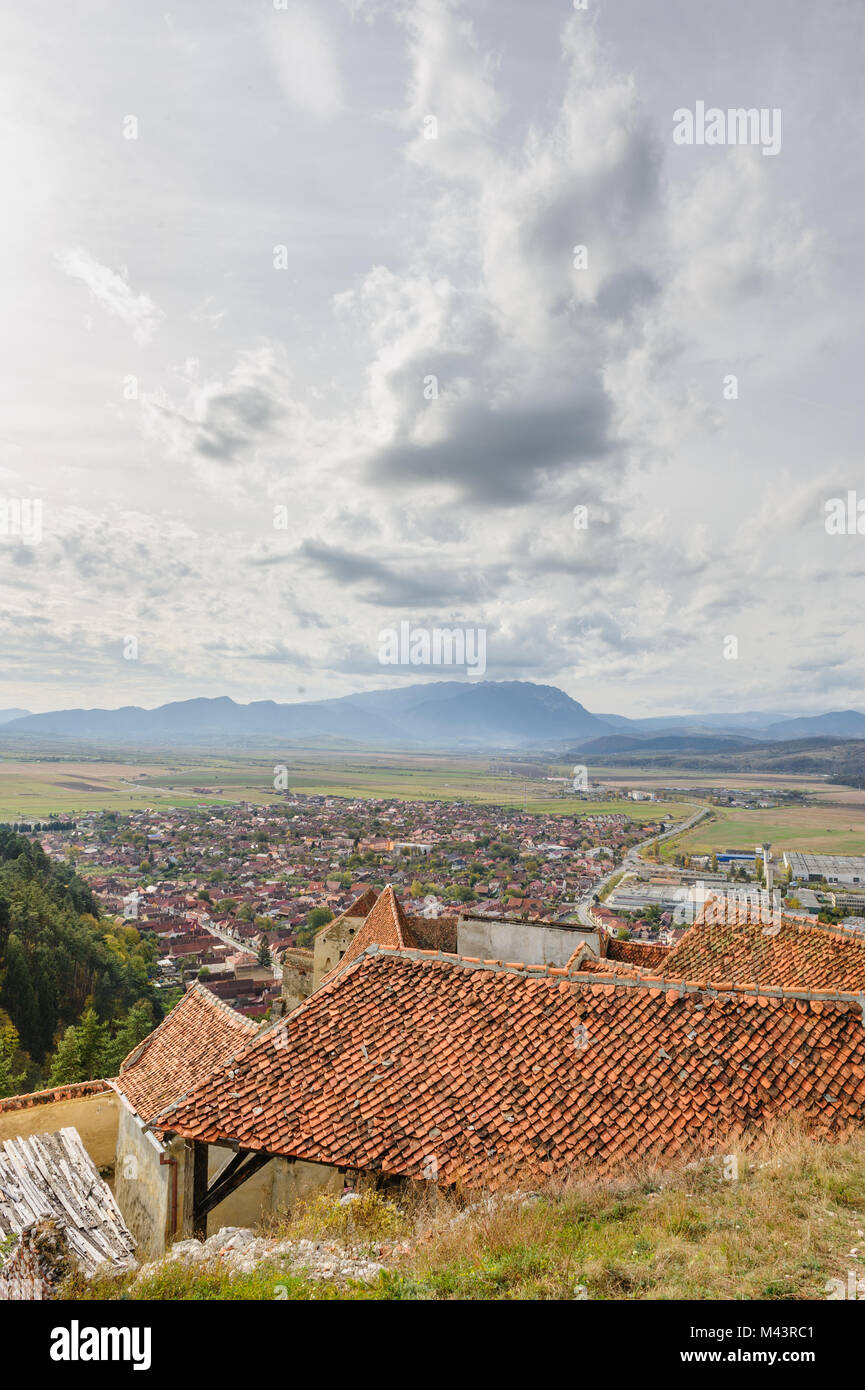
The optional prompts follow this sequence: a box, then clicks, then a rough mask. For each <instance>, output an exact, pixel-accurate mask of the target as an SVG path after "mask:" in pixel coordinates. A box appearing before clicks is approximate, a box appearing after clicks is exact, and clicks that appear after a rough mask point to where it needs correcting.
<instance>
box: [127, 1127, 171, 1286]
mask: <svg viewBox="0 0 865 1390" xmlns="http://www.w3.org/2000/svg"><path fill="white" fill-rule="evenodd" d="M175 1147H178V1146H175ZM179 1147H180V1148H181V1149H182V1145H180V1146H179ZM162 1152H163V1150H162V1146H161V1144H159V1142H158V1141H157V1140H156V1139H154V1137H153V1135H152V1134H149V1133H145V1132H144V1127H143V1125H142V1123H141V1121H140V1120H139V1119H138V1117H137V1115H135V1114H133V1112H132V1111H131V1110H130V1109H129V1108H128V1107H127V1106H126V1105H121V1108H120V1122H119V1125H118V1134H117V1159H116V1163H115V1169H114V1197H115V1200H116V1202H117V1205H118V1206H119V1208H120V1210H121V1212H122V1213H123V1220H124V1221H125V1222H126V1224H127V1226H128V1227H129V1230H130V1231H131V1232H132V1238H133V1240H134V1241H135V1246H136V1254H137V1256H138V1259H139V1260H140V1261H144V1260H155V1259H158V1258H159V1256H160V1255H162V1254H163V1253H164V1251H165V1245H166V1240H167V1237H168V1235H169V1233H170V1229H169V1228H170V1212H171V1191H172V1170H171V1167H170V1165H166V1166H164V1167H163V1166H161V1165H160V1162H159V1156H160V1154H161V1153H162ZM167 1156H168V1157H171V1156H173V1153H172V1146H169V1150H168V1153H167ZM178 1181H180V1179H179V1178H178Z"/></svg>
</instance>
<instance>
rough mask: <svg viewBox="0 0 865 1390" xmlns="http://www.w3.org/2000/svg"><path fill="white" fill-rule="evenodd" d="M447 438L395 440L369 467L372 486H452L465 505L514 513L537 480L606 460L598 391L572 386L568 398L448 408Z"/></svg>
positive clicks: (607, 442) (607, 413)
mask: <svg viewBox="0 0 865 1390" xmlns="http://www.w3.org/2000/svg"><path fill="white" fill-rule="evenodd" d="M446 425H447V435H446V437H445V438H444V439H442V440H437V441H434V442H432V443H428V444H418V443H415V442H414V441H412V440H410V439H408V438H403V439H402V440H397V441H395V442H394V443H393V444H390V445H389V446H387V447H385V448H384V449H382V450H380V451H379V452H378V454H376V455H375V456H374V457H373V459H372V460H371V462H370V465H369V471H370V473H371V475H372V476H373V477H374V478H376V479H378V480H379V481H383V482H387V483H390V484H393V483H395V482H397V481H399V482H400V483H401V484H402V485H403V486H404V485H405V484H406V483H407V482H412V483H414V484H427V485H428V484H430V483H442V482H444V483H452V484H454V485H455V486H456V487H458V489H459V490H460V492H461V494H462V496H463V497H464V498H465V499H466V500H467V501H469V502H473V503H475V504H481V505H483V506H485V507H502V506H514V505H516V504H518V503H520V502H525V501H531V500H534V499H535V498H536V497H537V494H538V490H539V489H540V488H542V487H543V486H544V482H545V474H550V473H555V472H559V471H561V470H564V469H566V468H576V467H577V466H579V465H584V464H588V463H596V462H599V461H600V460H606V459H609V458H610V457H611V455H612V453H613V444H612V441H611V439H610V438H609V431H610V428H611V410H610V405H609V402H608V400H607V398H606V396H605V395H604V393H603V391H602V389H601V388H600V386H597V387H595V389H594V390H587V389H586V385H585V383H584V382H579V383H578V382H575V383H574V392H573V398H572V399H571V400H558V401H555V402H545V401H543V400H536V401H533V402H531V403H528V404H520V405H517V406H503V407H502V408H500V409H494V408H493V407H492V406H491V405H489V404H487V403H480V402H476V401H472V402H465V403H459V404H457V405H453V406H449V407H448V412H447V419H446Z"/></svg>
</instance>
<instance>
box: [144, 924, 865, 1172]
mask: <svg viewBox="0 0 865 1390" xmlns="http://www.w3.org/2000/svg"><path fill="white" fill-rule="evenodd" d="M394 930H396V928H394ZM761 989H762V991H763V993H761V995H760V997H756V996H755V994H754V992H753V991H751V992H746V991H745V990H743V989H742V988H734V989H733V990H731V991H729V992H726V993H723V994H719V995H714V994H707V993H705V992H703V991H701V990H699V989H697V988H695V987H694V986H693V985H690V984H688V983H686V982H685V981H682V982H680V984H679V985H678V986H677V987H676V988H670V986H669V984H668V983H667V982H664V981H654V982H653V981H651V980H649V979H647V978H645V977H641V976H640V975H637V974H634V975H631V976H624V975H620V974H614V975H613V976H612V977H607V978H603V979H602V978H598V977H597V976H592V975H586V974H579V973H576V972H575V973H574V974H573V975H571V976H570V977H562V976H561V975H560V974H556V975H554V974H552V973H551V972H546V973H541V974H539V973H538V972H537V971H531V972H529V971H526V970H523V969H521V968H513V969H509V968H507V967H504V966H501V965H492V966H491V965H486V964H482V963H480V962H477V963H475V962H473V961H470V960H468V959H467V958H464V957H430V956H428V955H425V954H422V953H420V952H416V951H412V950H411V949H407V948H406V947H397V948H395V949H387V948H383V947H381V946H379V947H378V948H377V949H376V950H374V951H368V952H366V953H365V954H364V955H362V956H361V957H360V958H359V959H358V960H356V961H355V962H354V964H353V965H350V966H349V967H348V968H347V969H343V970H341V971H340V972H339V974H336V975H334V976H333V977H332V978H331V981H330V983H328V984H326V985H323V986H322V987H321V989H319V990H318V991H317V992H316V993H315V994H314V995H312V996H311V997H310V998H309V999H308V1000H306V1001H305V1002H304V1003H303V1004H302V1005H301V1006H300V1007H299V1008H298V1009H297V1010H295V1011H294V1013H292V1014H291V1016H290V1017H289V1018H288V1019H286V1020H282V1021H281V1022H280V1023H279V1024H277V1025H275V1026H274V1027H273V1028H271V1029H269V1030H268V1031H267V1032H266V1033H264V1034H262V1035H261V1036H259V1037H258V1038H257V1039H255V1040H254V1042H252V1043H251V1044H250V1046H248V1047H247V1048H246V1049H245V1050H244V1051H243V1052H242V1053H241V1054H239V1055H238V1056H237V1057H236V1058H235V1060H234V1061H233V1062H232V1064H231V1066H230V1067H229V1068H225V1069H222V1070H220V1071H219V1072H217V1073H215V1074H214V1075H212V1076H211V1077H209V1078H208V1079H207V1080H206V1081H204V1082H203V1083H202V1084H201V1085H199V1086H198V1087H197V1088H196V1090H195V1091H194V1092H193V1093H192V1094H191V1095H189V1096H188V1097H187V1098H186V1099H185V1100H183V1101H180V1102H179V1103H178V1104H176V1105H175V1106H173V1107H172V1108H171V1109H169V1110H168V1111H167V1112H165V1113H164V1114H163V1115H162V1116H161V1123H160V1125H159V1128H160V1129H162V1130H163V1131H165V1132H169V1133H170V1132H174V1133H179V1134H183V1135H185V1136H186V1137H188V1138H200V1139H205V1140H208V1141H211V1142H213V1141H216V1140H218V1139H221V1138H232V1139H236V1140H237V1141H238V1142H239V1143H240V1144H241V1146H242V1147H244V1148H250V1149H265V1150H267V1151H269V1152H272V1153H281V1154H287V1155H292V1156H294V1157H297V1158H306V1159H310V1160H315V1161H318V1162H324V1163H330V1164H335V1165H337V1166H347V1167H363V1168H369V1169H373V1170H381V1171H383V1172H386V1173H390V1174H394V1175H401V1176H407V1177H415V1178H421V1177H422V1176H423V1170H424V1165H425V1163H426V1162H427V1160H428V1159H429V1158H430V1157H435V1159H436V1161H437V1167H438V1174H439V1178H440V1180H441V1181H443V1182H446V1183H450V1182H457V1181H459V1182H462V1183H465V1184H467V1185H469V1186H471V1185H475V1186H481V1185H490V1186H496V1185H502V1184H504V1183H506V1182H510V1181H533V1180H538V1179H540V1178H542V1177H543V1176H544V1175H545V1174H548V1173H552V1172H555V1173H559V1174H564V1173H566V1172H567V1171H568V1169H569V1168H572V1167H574V1166H575V1165H578V1164H581V1163H582V1162H584V1161H587V1162H590V1163H598V1164H602V1165H603V1164H607V1163H610V1162H612V1161H613V1160H614V1159H615V1160H618V1159H621V1158H633V1159H638V1158H641V1157H643V1156H645V1155H646V1153H648V1152H650V1151H653V1150H654V1151H661V1150H663V1151H664V1152H666V1153H668V1154H669V1153H676V1152H681V1151H684V1150H685V1149H686V1148H687V1147H688V1146H689V1145H691V1144H696V1145H698V1146H699V1145H704V1146H706V1147H708V1146H710V1145H711V1144H713V1143H715V1142H717V1140H718V1138H719V1135H721V1134H726V1135H735V1134H739V1133H742V1132H744V1130H745V1129H747V1128H759V1127H761V1126H763V1125H765V1124H766V1123H768V1122H769V1121H771V1120H773V1119H774V1118H776V1117H777V1116H780V1115H783V1114H786V1113H789V1112H791V1111H795V1112H798V1113H800V1114H801V1115H803V1116H804V1118H805V1120H806V1121H807V1122H808V1123H809V1124H810V1126H811V1127H812V1128H813V1130H814V1132H815V1133H816V1134H818V1135H824V1136H826V1137H840V1136H842V1135H843V1134H845V1133H847V1132H849V1130H850V1129H851V1128H852V1127H853V1126H854V1125H860V1124H862V1123H863V1122H865V1085H863V1083H862V1079H861V1077H860V1075H859V1071H857V1070H856V1068H858V1069H859V1070H861V1069H862V1068H863V1067H865V1031H863V1023H862V1014H861V1010H860V1008H859V1007H858V1004H857V1003H856V1001H855V1000H851V999H849V998H847V999H843V998H842V999H839V998H837V997H833V996H828V997H827V1005H826V1006H824V1007H822V1008H815V1007H814V1004H815V1003H817V1004H818V1005H819V1004H820V1001H813V1002H811V1001H809V1000H808V999H800V998H798V997H795V996H791V995H790V994H789V992H787V993H784V992H781V991H779V990H778V989H775V988H773V987H772V986H770V985H765V986H761ZM827 1059H831V1060H830V1061H829V1062H828V1063H827ZM830 1073H831V1075H830ZM841 1100H843V1104H842V1103H839V1101H841ZM432 1131H437V1133H435V1134H433V1133H432Z"/></svg>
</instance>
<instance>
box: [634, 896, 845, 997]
mask: <svg viewBox="0 0 865 1390" xmlns="http://www.w3.org/2000/svg"><path fill="white" fill-rule="evenodd" d="M702 915H703V918H704V920H700V919H698V920H697V921H696V922H695V923H694V925H693V927H691V929H690V931H687V932H686V933H685V935H684V936H683V937H682V938H681V940H679V941H678V942H677V943H676V945H675V946H674V947H673V948H672V949H671V951H670V953H669V955H668V956H667V957H666V959H665V960H664V961H663V962H662V966H661V969H660V970H659V971H658V973H659V974H660V973H663V975H664V976H665V977H666V978H669V979H685V980H694V981H700V982H704V983H710V982H712V981H716V980H724V981H734V982H736V983H739V984H760V985H762V984H771V985H779V986H780V987H781V988H783V989H811V990H830V991H839V990H840V991H842V992H847V993H850V994H856V993H858V992H859V991H862V990H865V940H863V938H862V936H861V935H859V933H857V932H849V931H844V930H843V929H842V928H837V927H824V926H820V925H818V924H816V923H815V922H814V920H813V918H808V917H796V916H792V915H790V914H788V913H783V914H781V915H780V917H779V918H778V920H777V921H775V922H773V921H772V920H771V917H769V916H768V914H767V915H764V916H762V917H761V916H760V914H759V912H758V911H751V910H747V909H743V908H738V909H736V908H733V909H731V910H724V911H723V913H720V911H719V909H717V908H713V904H712V903H711V902H710V903H708V904H707V906H706V908H705V909H704V912H703V914H702ZM716 915H722V916H723V917H724V918H725V919H726V920H721V921H717V920H714V918H715V917H716Z"/></svg>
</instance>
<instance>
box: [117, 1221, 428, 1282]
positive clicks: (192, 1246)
mask: <svg viewBox="0 0 865 1390" xmlns="http://www.w3.org/2000/svg"><path fill="white" fill-rule="evenodd" d="M406 1248H407V1247H403V1246H397V1245H393V1246H390V1245H389V1246H384V1245H381V1244H376V1245H373V1246H370V1247H368V1249H367V1250H366V1251H360V1250H357V1249H354V1250H348V1249H346V1248H345V1246H343V1245H340V1244H339V1243H338V1242H336V1241H328V1240H280V1239H278V1238H277V1237H270V1236H258V1235H256V1234H255V1232H254V1231H251V1230H249V1229H248V1228H247V1227H244V1226H223V1227H222V1229H221V1230H219V1231H217V1233H216V1234H215V1235H212V1236H208V1238H207V1239H206V1240H203V1241H201V1240H181V1241H177V1242H176V1243H175V1244H174V1245H172V1247H171V1249H170V1250H169V1251H168V1253H167V1254H166V1255H165V1259H164V1261H163V1262H160V1263H176V1262H178V1261H180V1262H183V1263H184V1264H190V1265H192V1264H194V1265H199V1266H201V1267H202V1268H204V1267H207V1266H210V1267H211V1268H222V1269H226V1268H227V1269H228V1270H229V1271H230V1273H231V1274H232V1275H235V1274H250V1273H251V1272H252V1271H253V1270H254V1269H255V1268H256V1266H258V1265H260V1264H263V1263H265V1262H273V1263H274V1264H284V1265H285V1266H286V1268H285V1272H286V1273H287V1274H288V1273H290V1274H295V1275H300V1276H304V1277H306V1278H308V1279H326V1280H331V1281H333V1282H334V1283H337V1284H344V1283H345V1282H346V1281H348V1280H350V1279H354V1280H360V1281H361V1282H363V1283H370V1282H372V1281H374V1280H375V1279H377V1278H378V1276H379V1274H381V1272H382V1271H383V1270H384V1269H386V1268H387V1266H386V1265H384V1264H383V1263H381V1258H374V1256H379V1257H381V1256H382V1255H385V1254H387V1255H391V1256H392V1255H396V1254H399V1253H402V1252H403V1250H404V1249H406ZM158 1267H159V1264H158V1263H156V1264H148V1265H144V1266H143V1267H142V1269H141V1270H140V1271H139V1273H138V1276H137V1280H142V1279H145V1278H147V1276H148V1275H150V1274H152V1273H153V1272H154V1271H155V1270H156V1269H157V1268H158Z"/></svg>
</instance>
